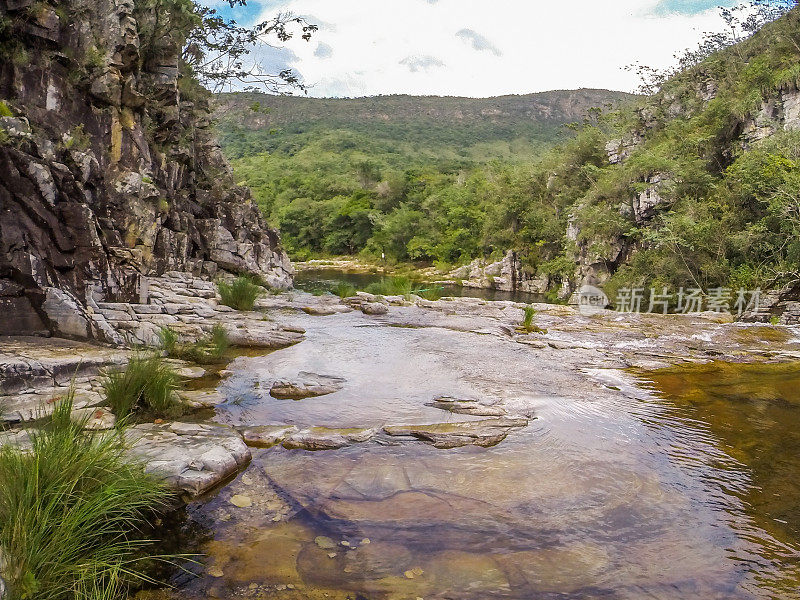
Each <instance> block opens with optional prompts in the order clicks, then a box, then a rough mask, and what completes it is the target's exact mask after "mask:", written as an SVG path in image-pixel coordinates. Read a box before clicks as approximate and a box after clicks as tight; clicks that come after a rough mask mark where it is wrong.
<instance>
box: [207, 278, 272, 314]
mask: <svg viewBox="0 0 800 600" xmlns="http://www.w3.org/2000/svg"><path fill="white" fill-rule="evenodd" d="M217 291H218V292H219V295H220V297H221V298H222V304H224V305H225V306H230V307H231V308H234V309H236V310H253V306H254V305H255V303H256V300H257V299H258V297H259V296H261V295H262V294H263V293H264V288H262V287H261V286H260V285H258V284H257V283H255V281H254V278H252V277H249V276H247V275H241V276H239V277H237V278H236V279H234V280H233V282H232V283H227V282H226V281H219V282H217Z"/></svg>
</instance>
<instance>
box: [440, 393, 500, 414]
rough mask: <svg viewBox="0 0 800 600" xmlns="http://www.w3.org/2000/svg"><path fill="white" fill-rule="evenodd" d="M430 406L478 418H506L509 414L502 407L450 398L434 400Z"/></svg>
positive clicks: (441, 397)
mask: <svg viewBox="0 0 800 600" xmlns="http://www.w3.org/2000/svg"><path fill="white" fill-rule="evenodd" d="M430 406H433V407H434V408H439V409H441V410H446V411H448V412H451V413H456V414H461V415H474V416H477V417H504V416H505V415H506V414H507V413H506V410H505V409H504V408H503V407H502V406H496V405H489V404H482V403H480V402H478V401H477V400H463V399H461V398H452V397H450V396H439V397H438V398H434V400H433V402H431V403H430Z"/></svg>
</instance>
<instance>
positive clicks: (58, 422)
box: [0, 394, 169, 600]
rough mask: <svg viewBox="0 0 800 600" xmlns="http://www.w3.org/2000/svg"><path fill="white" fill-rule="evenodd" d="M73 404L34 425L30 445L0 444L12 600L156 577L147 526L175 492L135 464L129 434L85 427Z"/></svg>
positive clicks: (122, 588)
mask: <svg viewBox="0 0 800 600" xmlns="http://www.w3.org/2000/svg"><path fill="white" fill-rule="evenodd" d="M72 405H73V403H72V394H70V396H69V397H68V398H67V399H65V400H62V401H60V402H58V403H57V404H56V405H55V407H54V412H53V415H52V416H51V417H50V418H48V419H47V420H46V421H45V422H44V423H43V426H42V427H41V428H40V429H38V430H35V431H31V432H30V435H31V438H32V442H33V448H32V450H31V451H30V452H23V451H21V450H18V449H16V448H14V447H12V446H4V447H2V448H0V549H2V555H3V560H4V566H3V577H4V579H5V581H6V584H7V585H8V588H9V589H8V590H7V594H8V596H9V597H10V598H12V599H24V598H30V599H34V598H35V599H37V600H39V599H41V600H87V599H90V598H92V599H97V598H116V599H122V598H124V597H126V596H127V591H128V589H129V587H130V585H131V584H135V583H137V582H138V583H141V582H143V581H149V580H148V578H147V577H146V576H145V575H144V574H143V573H142V571H141V567H142V566H143V565H144V562H145V560H146V559H147V556H146V555H147V548H148V543H147V542H145V541H143V540H139V539H138V538H137V530H138V529H139V528H141V527H142V526H144V525H145V524H146V522H147V518H148V516H149V515H150V514H151V513H152V512H153V511H158V510H161V509H163V508H165V506H166V503H167V501H168V499H169V493H168V491H167V490H166V488H165V487H164V485H163V484H162V483H160V482H159V481H157V480H156V479H155V478H154V477H153V476H151V475H148V474H145V472H144V470H143V468H142V467H141V466H140V465H138V464H135V463H131V462H130V459H129V458H128V457H127V456H126V455H125V444H124V439H123V436H122V433H121V432H113V433H108V434H105V435H102V436H98V435H92V434H89V433H87V432H85V431H84V430H83V423H80V422H75V421H74V420H73V419H72V416H71V412H72Z"/></svg>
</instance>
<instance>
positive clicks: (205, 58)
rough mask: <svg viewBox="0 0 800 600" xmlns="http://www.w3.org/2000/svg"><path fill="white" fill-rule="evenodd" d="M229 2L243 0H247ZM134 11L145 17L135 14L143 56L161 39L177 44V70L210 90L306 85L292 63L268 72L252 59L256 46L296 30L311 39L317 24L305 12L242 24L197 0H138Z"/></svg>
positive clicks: (283, 38)
mask: <svg viewBox="0 0 800 600" xmlns="http://www.w3.org/2000/svg"><path fill="white" fill-rule="evenodd" d="M227 2H228V4H229V5H230V6H231V7H232V8H233V7H237V6H240V7H242V6H246V5H247V0H227ZM136 11H137V12H138V13H140V14H143V15H146V16H148V17H149V18H143V19H138V21H139V22H140V23H142V24H144V25H143V28H142V30H141V31H140V32H139V36H140V39H141V41H142V50H143V52H142V54H143V56H144V57H145V61H146V60H147V57H148V56H150V57H157V56H159V54H160V53H159V49H160V48H162V47H163V46H164V45H165V44H166V45H172V44H178V45H180V47H181V48H182V52H181V54H180V61H181V65H180V66H181V67H182V69H181V72H182V73H185V72H188V73H190V74H192V75H193V76H194V77H196V78H197V80H198V81H199V82H200V83H201V84H202V85H203V86H204V87H206V88H208V89H210V90H211V91H214V92H219V91H223V90H225V89H230V88H233V87H242V88H243V89H245V90H247V91H253V90H262V91H263V90H266V91H268V92H273V93H286V92H291V91H292V90H293V89H301V90H304V91H305V87H304V85H303V83H302V82H301V81H300V79H299V77H298V76H297V75H296V74H295V73H294V72H293V71H292V70H291V69H284V70H282V71H280V72H278V73H271V72H269V71H267V70H266V69H264V68H263V67H262V65H261V64H260V63H259V62H258V61H256V60H251V59H252V51H253V50H254V49H256V48H258V47H259V46H270V47H272V44H271V43H270V42H271V41H276V42H278V43H280V44H283V43H286V42H288V41H289V40H291V39H292V38H293V37H294V36H295V35H297V34H299V35H300V37H301V38H302V39H303V40H305V41H309V40H310V39H311V36H312V35H313V33H314V32H316V31H317V29H318V27H317V26H316V25H313V24H311V23H308V22H307V21H306V20H305V19H304V18H303V17H298V16H295V15H292V14H291V13H278V14H277V15H276V16H275V17H273V18H271V19H268V20H266V21H263V22H261V23H257V24H256V25H253V26H251V27H243V26H241V25H239V24H238V23H237V22H236V21H234V20H226V19H224V18H223V17H222V16H221V15H220V14H219V12H218V11H217V10H216V9H214V8H209V7H207V6H203V5H202V4H200V3H199V2H197V1H196V0H136Z"/></svg>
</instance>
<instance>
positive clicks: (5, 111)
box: [0, 100, 14, 117]
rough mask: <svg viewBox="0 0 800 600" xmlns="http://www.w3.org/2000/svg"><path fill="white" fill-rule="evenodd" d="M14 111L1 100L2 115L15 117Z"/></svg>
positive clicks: (0, 114)
mask: <svg viewBox="0 0 800 600" xmlns="http://www.w3.org/2000/svg"><path fill="white" fill-rule="evenodd" d="M13 116H14V113H13V112H12V111H11V109H10V108H9V106H8V104H6V103H5V102H4V101H3V100H0V117H13Z"/></svg>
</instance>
